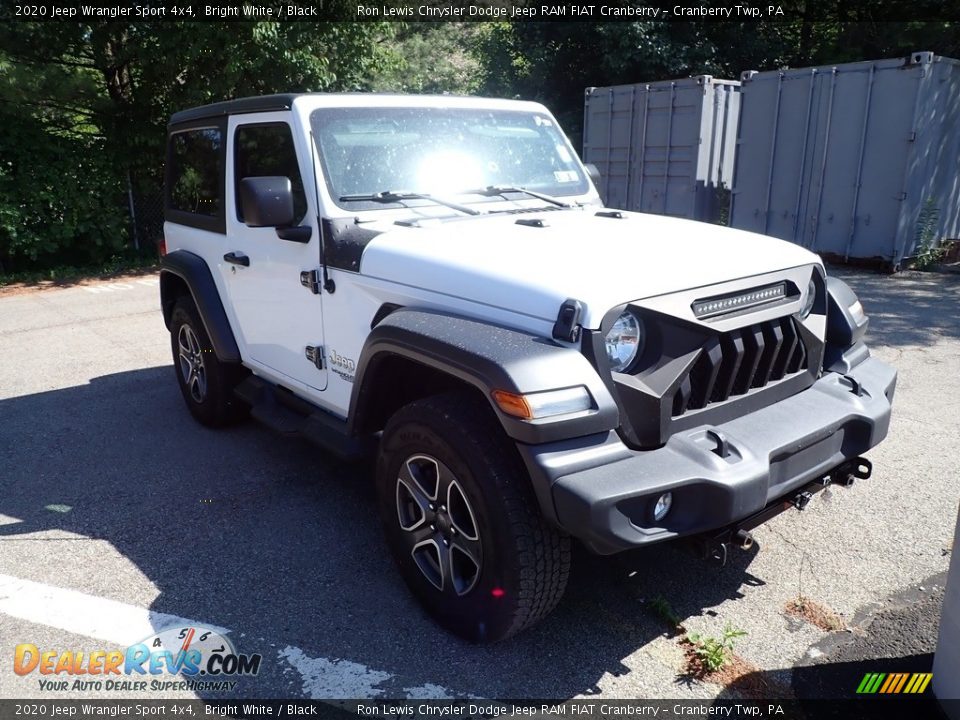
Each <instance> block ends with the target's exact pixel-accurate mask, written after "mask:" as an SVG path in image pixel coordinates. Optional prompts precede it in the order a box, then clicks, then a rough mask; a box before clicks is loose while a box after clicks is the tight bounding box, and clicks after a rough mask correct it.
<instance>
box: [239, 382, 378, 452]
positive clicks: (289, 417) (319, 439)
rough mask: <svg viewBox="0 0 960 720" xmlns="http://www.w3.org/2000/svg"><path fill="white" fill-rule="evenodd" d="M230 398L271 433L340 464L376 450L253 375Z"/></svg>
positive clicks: (326, 416) (340, 424) (341, 422)
mask: <svg viewBox="0 0 960 720" xmlns="http://www.w3.org/2000/svg"><path fill="white" fill-rule="evenodd" d="M234 394H235V395H236V396H237V397H238V398H240V399H241V400H242V401H243V402H245V403H246V404H247V405H249V406H250V415H251V416H252V417H253V418H254V419H255V420H257V421H259V422H261V423H263V424H264V425H266V426H267V427H268V428H270V429H271V430H273V431H275V432H277V433H280V434H281V435H286V436H288V437H293V436H297V437H302V438H304V439H305V440H308V441H310V442H311V443H313V444H314V445H317V446H319V447H321V448H323V449H324V450H326V451H327V452H329V453H331V454H332V455H335V456H336V457H338V458H339V459H341V460H346V461H348V462H355V461H357V460H361V459H363V458H365V457H368V456H369V455H370V454H371V453H372V452H373V450H374V448H375V447H376V441H375V440H374V439H373V438H369V437H359V438H358V437H353V436H351V435H349V434H348V433H347V423H346V421H344V420H340V419H338V418H336V417H334V416H333V415H331V414H330V413H328V412H326V411H325V410H322V409H321V408H318V407H317V406H315V405H313V404H311V403H309V402H307V401H306V400H303V399H301V398H299V397H297V396H296V395H294V394H293V393H291V392H290V391H289V390H286V389H285V388H281V387H277V386H275V385H272V384H270V383H268V382H267V381H266V380H262V379H261V378H258V377H257V376H256V375H249V376H248V377H246V378H245V379H244V380H243V381H242V382H240V384H238V385H237V387H236V388H235V389H234Z"/></svg>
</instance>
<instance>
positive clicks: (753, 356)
mask: <svg viewBox="0 0 960 720" xmlns="http://www.w3.org/2000/svg"><path fill="white" fill-rule="evenodd" d="M807 360H808V358H807V350H806V348H805V347H804V345H803V339H802V338H801V337H800V333H799V330H798V328H797V325H796V321H795V320H794V319H793V318H792V317H784V318H779V319H777V320H770V321H768V322H764V323H760V324H757V325H751V326H749V327H746V328H742V329H739V330H732V331H730V332H726V333H720V334H718V335H714V336H712V337H710V338H709V339H708V340H707V341H706V342H705V343H704V344H703V347H702V348H701V352H700V356H699V357H698V358H697V361H696V362H695V363H694V365H693V367H692V368H691V369H690V372H689V373H688V374H687V376H686V377H684V378H683V379H682V380H681V382H680V385H679V387H678V389H677V391H676V394H675V395H674V397H673V416H674V417H677V416H678V415H683V414H684V413H685V412H686V411H687V410H699V409H701V408H704V407H706V406H707V405H709V404H710V403H717V402H724V401H725V400H728V399H730V398H731V397H736V396H737V395H743V394H745V393H746V392H748V391H749V390H751V389H753V388H761V387H764V386H766V385H767V384H769V383H771V382H777V381H779V380H782V379H783V378H784V377H786V376H788V375H792V374H794V373H797V372H800V371H801V370H805V369H807V366H808V365H807Z"/></svg>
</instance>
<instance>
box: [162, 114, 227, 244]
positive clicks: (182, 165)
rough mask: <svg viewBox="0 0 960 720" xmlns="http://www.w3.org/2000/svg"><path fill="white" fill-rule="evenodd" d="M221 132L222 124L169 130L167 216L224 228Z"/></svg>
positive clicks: (207, 227) (204, 226)
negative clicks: (219, 125) (220, 125)
mask: <svg viewBox="0 0 960 720" xmlns="http://www.w3.org/2000/svg"><path fill="white" fill-rule="evenodd" d="M214 122H216V121H214ZM224 135H225V133H224V128H223V127H194V128H186V129H183V130H174V131H173V132H171V133H170V135H169V137H168V140H167V168H166V170H167V172H166V182H167V192H166V219H167V220H169V221H171V222H175V223H179V224H182V225H190V226H193V227H197V228H201V229H204V230H212V231H214V232H221V233H222V232H224V165H225V156H226V153H225V149H224Z"/></svg>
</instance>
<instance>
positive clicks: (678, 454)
mask: <svg viewBox="0 0 960 720" xmlns="http://www.w3.org/2000/svg"><path fill="white" fill-rule="evenodd" d="M896 382H897V372H896V370H895V369H894V368H893V367H891V366H890V365H887V364H886V363H884V362H882V361H880V360H877V359H876V358H872V357H871V358H867V359H866V360H864V361H863V362H862V363H860V364H859V365H857V366H856V367H855V368H853V369H851V370H850V372H849V374H847V375H845V376H844V375H840V374H838V373H825V374H824V376H823V377H822V378H820V379H819V380H818V381H817V382H815V383H814V384H813V385H812V386H810V387H809V388H808V389H806V390H804V391H803V392H800V393H798V394H796V395H794V396H792V397H789V398H787V399H785V400H782V401H780V402H778V403H775V404H773V405H770V406H768V407H765V408H763V409H760V410H756V411H754V412H752V413H749V414H747V415H744V416H742V417H739V418H736V419H734V420H731V421H729V422H727V423H723V424H722V425H717V426H701V427H697V428H692V429H690V430H687V431H684V432H680V433H676V434H674V435H673V436H671V437H670V439H669V440H668V441H667V443H666V445H664V446H663V447H661V448H658V449H656V450H648V451H634V450H630V449H629V448H627V447H626V446H625V445H624V444H623V443H622V442H621V441H620V439H619V437H618V436H617V435H616V433H614V432H610V433H602V434H598V435H593V436H589V437H584V438H578V439H575V440H565V441H561V442H556V443H549V444H545V445H521V446H519V449H520V453H521V455H522V456H523V458H524V461H525V463H526V465H527V468H528V470H529V471H530V474H531V478H532V479H533V482H534V489H535V491H536V494H537V497H538V499H539V501H540V504H541V508H542V509H543V511H544V512H545V514H546V515H547V516H548V517H550V519H552V520H553V521H554V522H555V523H556V524H557V525H558V526H559V527H560V528H561V529H562V530H564V531H565V532H567V533H569V534H570V535H573V536H574V537H577V538H579V539H580V540H582V541H583V542H584V543H585V544H586V545H588V546H589V547H590V548H591V549H593V550H594V551H595V552H597V553H600V554H604V555H606V554H611V553H615V552H619V551H622V550H627V549H629V548H634V547H640V546H643V545H648V544H651V543H656V542H662V541H664V540H669V539H671V538H674V537H679V536H682V535H692V534H696V533H700V532H705V531H709V530H714V529H717V528H721V527H724V526H726V525H730V524H733V523H735V522H737V521H738V520H740V519H742V518H745V517H747V516H749V515H752V514H753V513H756V512H758V511H760V510H762V509H763V508H764V507H766V506H767V505H768V504H769V503H770V502H772V501H774V500H776V499H777V498H779V497H782V496H783V495H786V494H787V493H790V492H791V491H794V490H796V489H797V488H799V487H801V486H803V485H804V484H806V483H808V482H809V481H811V480H813V479H816V478H818V477H821V476H823V475H825V474H827V473H828V472H830V471H831V470H832V469H834V468H835V467H837V466H838V465H840V464H841V463H843V462H845V461H846V460H849V459H852V458H855V457H857V456H858V455H861V454H863V453H865V452H866V451H867V450H869V449H870V448H872V447H874V446H875V445H877V444H878V443H879V442H880V441H881V440H883V438H884V437H886V434H887V429H888V427H889V424H890V407H891V402H892V400H893V393H894V389H895V387H896ZM667 491H670V492H672V493H673V506H672V508H671V510H670V512H669V513H668V514H667V516H666V517H665V518H664V519H663V520H661V521H659V522H656V521H655V520H654V518H653V506H654V504H655V503H656V500H657V498H658V497H659V496H660V495H661V494H662V493H665V492H667Z"/></svg>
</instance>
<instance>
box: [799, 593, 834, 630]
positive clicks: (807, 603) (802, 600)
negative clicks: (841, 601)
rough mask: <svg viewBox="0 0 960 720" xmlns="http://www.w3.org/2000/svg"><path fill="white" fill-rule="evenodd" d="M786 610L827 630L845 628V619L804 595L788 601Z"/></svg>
mask: <svg viewBox="0 0 960 720" xmlns="http://www.w3.org/2000/svg"><path fill="white" fill-rule="evenodd" d="M784 612H786V613H787V615H792V616H793V617H796V618H800V619H801V620H803V621H804V622H808V623H810V624H811V625H813V626H815V627H818V628H820V629H821V630H825V631H826V632H836V631H837V630H843V628H844V622H843V620H842V619H841V618H840V616H839V615H837V614H836V613H835V612H834V611H833V610H831V609H830V608H828V607H827V606H826V605H821V604H820V603H818V602H817V601H816V600H811V599H810V598H808V597H805V596H803V595H799V596H797V597H796V598H794V599H793V600H790V601H788V602H787V605H786V607H785V608H784Z"/></svg>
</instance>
